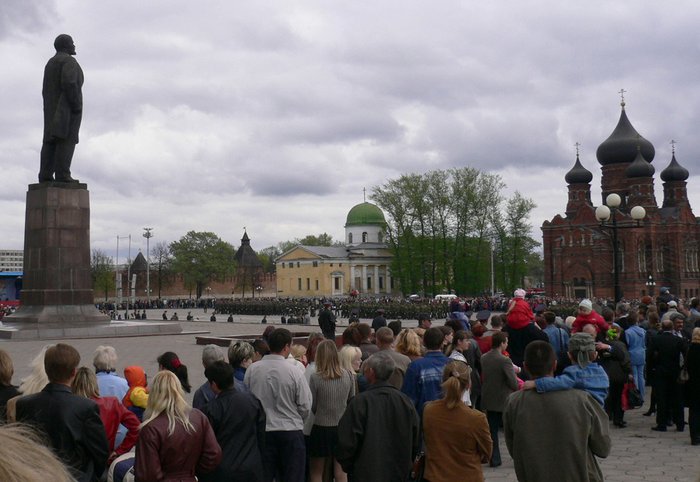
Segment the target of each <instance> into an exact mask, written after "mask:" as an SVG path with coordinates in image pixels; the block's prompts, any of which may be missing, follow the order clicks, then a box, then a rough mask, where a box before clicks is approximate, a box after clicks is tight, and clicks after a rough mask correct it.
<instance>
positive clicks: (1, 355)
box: [0, 350, 19, 422]
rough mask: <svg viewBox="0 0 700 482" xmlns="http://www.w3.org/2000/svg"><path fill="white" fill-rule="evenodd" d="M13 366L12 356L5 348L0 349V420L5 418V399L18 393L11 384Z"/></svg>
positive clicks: (2, 420) (13, 371)
mask: <svg viewBox="0 0 700 482" xmlns="http://www.w3.org/2000/svg"><path fill="white" fill-rule="evenodd" d="M14 373H15V368H14V366H13V365H12V358H10V355H8V354H7V352H6V351H5V350H0V422H4V421H5V420H6V419H7V410H6V409H5V407H6V406H7V401H8V400H10V399H11V398H15V397H16V396H18V395H19V390H17V387H15V386H14V385H12V375H14Z"/></svg>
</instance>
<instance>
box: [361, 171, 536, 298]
mask: <svg viewBox="0 0 700 482" xmlns="http://www.w3.org/2000/svg"><path fill="white" fill-rule="evenodd" d="M504 187H505V185H504V184H503V181H502V180H501V178H500V177H499V176H497V175H494V174H489V173H482V172H480V171H478V170H477V169H474V168H469V167H465V168H455V169H450V170H447V171H443V170H436V171H430V172H427V173H424V174H404V175H402V176H401V177H399V178H398V179H391V180H389V181H387V182H386V183H385V184H384V185H382V186H377V187H374V188H373V189H372V196H371V199H372V200H373V201H374V202H376V203H377V205H378V206H379V207H380V208H382V210H383V211H384V213H385V214H386V215H387V223H388V225H387V243H388V244H389V246H390V248H391V250H392V252H393V254H394V259H393V262H392V275H393V277H394V279H395V280H397V281H398V283H399V285H400V287H401V290H402V291H403V292H404V293H405V294H408V293H421V294H424V295H432V294H436V293H440V292H445V291H456V292H457V293H461V294H478V293H482V292H483V291H485V290H489V288H490V273H491V253H492V250H494V253H495V252H496V251H495V250H497V249H500V251H498V255H499V256H501V257H502V258H503V259H502V263H500V265H499V268H502V269H503V270H505V271H504V273H503V275H502V276H501V278H502V279H503V280H506V279H507V280H509V282H511V281H510V280H513V279H516V278H518V277H520V278H522V276H524V274H525V273H524V272H523V266H524V263H523V260H524V259H525V257H526V256H527V255H528V254H529V253H530V252H531V251H532V249H533V246H536V242H534V241H533V240H532V239H531V238H530V237H529V231H530V229H531V226H530V225H529V220H528V219H529V213H530V211H531V210H532V209H533V207H534V203H532V201H530V200H528V199H525V198H523V197H522V196H520V194H517V195H516V196H515V197H514V198H513V199H511V200H510V201H508V203H507V204H506V205H505V206H504V203H503V198H502V195H501V191H502V189H503V188H504ZM503 209H505V212H502V210H503ZM516 216H520V217H516ZM495 241H498V243H499V244H498V246H496V245H495V244H494V242H495ZM533 243H534V244H533Z"/></svg>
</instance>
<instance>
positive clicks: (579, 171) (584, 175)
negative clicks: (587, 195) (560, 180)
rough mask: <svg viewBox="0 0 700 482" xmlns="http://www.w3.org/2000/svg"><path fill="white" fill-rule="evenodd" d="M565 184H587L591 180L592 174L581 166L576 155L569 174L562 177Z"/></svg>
mask: <svg viewBox="0 0 700 482" xmlns="http://www.w3.org/2000/svg"><path fill="white" fill-rule="evenodd" d="M564 180H566V183H567V184H584V183H585V184H587V183H590V182H591V181H592V180H593V174H591V171H589V170H588V169H586V168H585V167H583V165H581V161H579V159H578V154H577V155H576V164H574V167H572V168H571V170H570V171H569V172H567V173H566V176H564Z"/></svg>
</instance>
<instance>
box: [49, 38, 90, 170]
mask: <svg viewBox="0 0 700 482" xmlns="http://www.w3.org/2000/svg"><path fill="white" fill-rule="evenodd" d="M53 45H54V48H55V49H56V55H54V56H53V57H51V59H49V61H48V63H47V64H46V67H45V68H44V85H43V88H42V90H41V95H42V97H43V98H44V138H43V143H42V146H41V167H40V169H39V182H51V181H54V180H55V181H57V182H77V181H76V180H75V179H73V178H72V177H71V174H70V165H71V161H72V159H73V152H74V151H75V145H76V144H77V143H78V131H79V130H80V122H81V121H82V116H83V93H82V88H83V70H82V69H81V68H80V65H79V64H78V61H77V60H75V59H74V58H73V56H74V55H75V44H74V43H73V39H72V38H71V36H70V35H66V34H61V35H59V36H58V37H56V40H55V41H54V44H53ZM54 174H55V179H54Z"/></svg>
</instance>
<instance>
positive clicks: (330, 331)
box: [318, 301, 335, 340]
mask: <svg viewBox="0 0 700 482" xmlns="http://www.w3.org/2000/svg"><path fill="white" fill-rule="evenodd" d="M318 326H319V327H321V331H322V332H323V336H324V337H326V338H327V339H329V340H335V315H334V314H333V312H332V311H331V302H330V301H326V302H325V303H323V309H322V310H321V312H320V313H319V314H318Z"/></svg>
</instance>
